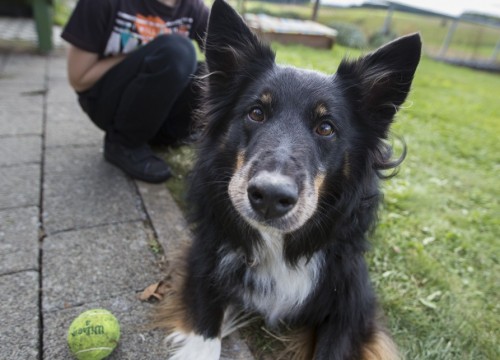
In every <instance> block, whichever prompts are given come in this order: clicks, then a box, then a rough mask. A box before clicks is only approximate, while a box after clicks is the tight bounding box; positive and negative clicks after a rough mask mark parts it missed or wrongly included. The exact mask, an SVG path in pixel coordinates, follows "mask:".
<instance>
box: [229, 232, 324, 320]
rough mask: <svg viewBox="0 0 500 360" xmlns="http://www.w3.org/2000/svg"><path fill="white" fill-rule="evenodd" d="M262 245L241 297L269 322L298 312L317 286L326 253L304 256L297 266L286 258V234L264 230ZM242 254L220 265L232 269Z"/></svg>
mask: <svg viewBox="0 0 500 360" xmlns="http://www.w3.org/2000/svg"><path fill="white" fill-rule="evenodd" d="M261 236H262V239H263V242H262V246H260V247H259V248H258V249H256V251H255V253H254V259H253V262H252V264H251V265H249V266H248V268H247V269H246V272H245V275H244V281H243V282H244V286H243V287H242V288H241V289H240V294H239V295H240V297H241V299H242V301H243V304H244V306H245V308H246V309H247V310H250V311H257V312H258V313H260V314H261V315H263V316H264V317H265V319H266V321H267V322H268V324H271V325H273V324H276V323H277V322H278V321H279V320H280V319H282V318H284V317H286V316H287V315H289V314H291V313H293V312H294V311H297V309H298V308H300V306H301V305H302V304H303V303H304V301H305V300H306V299H307V297H308V296H309V295H310V294H311V292H312V291H313V290H314V289H315V286H316V284H317V282H318V281H319V278H320V273H321V268H322V266H323V262H324V256H323V254H322V253H317V254H315V255H313V257H312V258H311V259H310V260H309V261H307V259H306V258H301V259H300V260H299V262H298V263H297V265H296V266H290V265H289V264H288V263H287V262H286V261H285V259H284V257H283V244H284V239H283V235H282V234H280V233H278V232H273V233H270V232H263V231H261ZM240 261H241V257H240V256H238V255H237V254H235V253H234V252H231V253H229V254H227V255H226V256H225V258H224V259H223V261H222V262H221V264H220V267H219V270H221V272H225V271H231V270H230V269H231V268H232V266H234V265H235V262H240Z"/></svg>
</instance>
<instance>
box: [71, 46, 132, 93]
mask: <svg viewBox="0 0 500 360" xmlns="http://www.w3.org/2000/svg"><path fill="white" fill-rule="evenodd" d="M124 58H125V56H122V55H120V56H112V57H109V58H105V59H101V60H99V56H98V54H96V53H93V52H88V51H85V50H82V49H80V48H78V47H76V46H73V45H70V47H69V50H68V58H67V60H68V79H69V83H70V85H71V86H72V87H73V89H75V91H84V90H87V89H89V88H90V87H92V85H94V84H95V83H96V82H97V81H98V80H99V79H100V78H101V77H102V76H103V75H104V74H105V73H106V72H107V71H108V70H109V69H111V68H112V67H113V66H115V65H116V64H118V63H119V62H120V61H122V60H123V59H124Z"/></svg>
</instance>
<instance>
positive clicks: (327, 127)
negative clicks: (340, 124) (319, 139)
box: [316, 121, 335, 136]
mask: <svg viewBox="0 0 500 360" xmlns="http://www.w3.org/2000/svg"><path fill="white" fill-rule="evenodd" d="M334 133H335V129H334V128H333V125H332V124H331V123H329V122H328V121H324V122H322V123H321V124H319V125H318V127H317V128H316V134H318V135H320V136H331V135H333V134H334Z"/></svg>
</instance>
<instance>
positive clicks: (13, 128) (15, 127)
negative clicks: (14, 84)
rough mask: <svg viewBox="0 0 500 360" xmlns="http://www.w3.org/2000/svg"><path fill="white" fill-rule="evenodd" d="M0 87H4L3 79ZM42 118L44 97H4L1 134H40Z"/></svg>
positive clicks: (0, 109)
mask: <svg viewBox="0 0 500 360" xmlns="http://www.w3.org/2000/svg"><path fill="white" fill-rule="evenodd" d="M0 87H2V82H1V81H0ZM42 120H43V98H42V97H41V96H30V97H27V96H18V97H7V98H6V97H2V101H0V135H27V134H28V135H31V134H35V135H40V134H41V133H42Z"/></svg>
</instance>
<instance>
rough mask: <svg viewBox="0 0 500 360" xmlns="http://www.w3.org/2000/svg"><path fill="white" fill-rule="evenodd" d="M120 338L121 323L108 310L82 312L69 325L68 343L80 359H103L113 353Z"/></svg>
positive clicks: (72, 351)
mask: <svg viewBox="0 0 500 360" xmlns="http://www.w3.org/2000/svg"><path fill="white" fill-rule="evenodd" d="M118 340H120V324H119V323H118V320H116V318H115V317H114V315H113V314H111V313H110V312H109V311H108V310H104V309H92V310H87V311H85V312H83V313H81V314H80V315H79V316H78V317H77V318H76V319H75V320H73V322H72V323H71V325H70V326H69V331H68V345H69V348H70V350H71V353H72V354H73V355H74V356H75V357H76V358H77V359H78V360H101V359H104V358H105V357H106V356H108V355H109V354H111V353H112V352H113V350H114V349H115V347H116V346H117V345H118Z"/></svg>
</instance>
